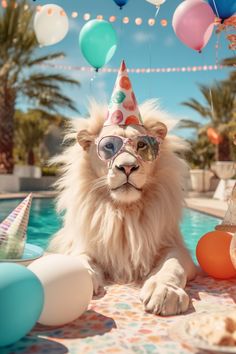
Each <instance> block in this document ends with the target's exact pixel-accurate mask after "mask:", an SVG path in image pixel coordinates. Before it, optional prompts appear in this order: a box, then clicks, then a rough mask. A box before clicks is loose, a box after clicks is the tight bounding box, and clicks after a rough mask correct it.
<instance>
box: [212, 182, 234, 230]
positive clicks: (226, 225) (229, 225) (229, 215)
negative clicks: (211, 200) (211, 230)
mask: <svg viewBox="0 0 236 354" xmlns="http://www.w3.org/2000/svg"><path fill="white" fill-rule="evenodd" d="M215 228H216V230H221V231H228V232H236V183H235V185H234V188H233V191H232V195H231V197H230V200H229V207H228V210H227V212H226V214H225V217H224V219H223V221H222V223H221V224H220V225H217V226H216V227H215Z"/></svg>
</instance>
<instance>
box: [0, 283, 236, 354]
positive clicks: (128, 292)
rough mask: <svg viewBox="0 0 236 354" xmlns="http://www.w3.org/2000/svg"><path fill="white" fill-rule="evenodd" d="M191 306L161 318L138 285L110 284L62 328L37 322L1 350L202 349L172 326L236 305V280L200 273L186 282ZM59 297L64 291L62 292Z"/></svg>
mask: <svg viewBox="0 0 236 354" xmlns="http://www.w3.org/2000/svg"><path fill="white" fill-rule="evenodd" d="M187 292H188V294H190V297H191V306H190V309H189V311H188V313H187V314H185V315H181V316H171V317H160V316H155V315H152V314H148V313H145V312H144V311H143V306H142V304H141V303H140V301H139V289H138V288H137V287H135V286H132V285H130V286H127V285H110V286H108V287H106V293H105V295H104V296H102V297H100V298H97V299H93V300H92V303H91V305H90V308H89V310H88V311H87V312H86V313H84V314H83V315H82V316H81V317H80V318H79V319H77V320H76V321H74V322H72V323H70V324H68V325H65V326H63V327H59V328H52V327H45V326H41V325H36V326H35V328H34V329H33V330H32V331H31V333H30V334H29V335H28V336H26V337H25V338H23V339H21V340H20V341H19V342H17V343H15V344H14V345H12V346H11V347H8V348H1V354H13V353H14V354H33V353H38V354H65V353H71V354H107V353H117V354H119V353H125V354H126V353H127V354H129V353H130V354H131V353H138V354H159V353H160V354H191V353H192V354H193V353H194V354H197V353H198V354H199V351H198V350H197V349H194V348H191V347H189V346H188V345H186V343H184V342H183V343H181V342H176V341H174V340H172V338H171V336H170V335H169V330H170V327H171V326H172V325H173V324H174V323H175V322H176V321H180V320H181V319H182V318H184V316H188V314H191V313H194V312H202V311H214V310H219V308H223V307H224V308H228V309H229V311H230V310H231V309H232V307H235V300H236V281H235V279H234V280H228V281H224V280H222V281H216V280H214V279H211V278H208V277H197V278H196V279H195V280H194V281H193V282H191V283H190V284H189V285H188V286H187ZM58 296H60V294H58Z"/></svg>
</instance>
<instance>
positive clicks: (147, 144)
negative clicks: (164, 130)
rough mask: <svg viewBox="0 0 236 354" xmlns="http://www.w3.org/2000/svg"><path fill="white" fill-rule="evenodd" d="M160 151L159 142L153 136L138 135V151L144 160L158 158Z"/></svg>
mask: <svg viewBox="0 0 236 354" xmlns="http://www.w3.org/2000/svg"><path fill="white" fill-rule="evenodd" d="M158 151H159V143H158V142H157V140H156V139H155V138H154V137H152V136H140V137H137V153H138V155H139V156H140V157H141V158H142V160H144V161H153V160H155V159H156V157H157V155H158Z"/></svg>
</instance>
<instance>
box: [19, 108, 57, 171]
mask: <svg viewBox="0 0 236 354" xmlns="http://www.w3.org/2000/svg"><path fill="white" fill-rule="evenodd" d="M14 120H15V129H14V155H16V156H15V157H16V158H17V159H18V160H21V161H22V162H23V163H25V164H28V165H32V166H33V165H35V163H36V161H37V160H40V146H41V144H42V142H43V139H44V136H45V134H47V132H48V129H49V127H50V126H51V125H54V124H55V123H54V122H53V121H52V120H51V121H50V120H48V119H47V118H45V116H44V114H43V113H42V112H40V111H37V110H30V111H28V112H27V113H23V112H21V111H18V110H17V111H16V113H15V118H14Z"/></svg>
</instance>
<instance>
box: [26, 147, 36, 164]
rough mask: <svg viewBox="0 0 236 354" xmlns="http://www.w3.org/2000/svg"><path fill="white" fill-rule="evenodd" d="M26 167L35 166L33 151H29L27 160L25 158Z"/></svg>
mask: <svg viewBox="0 0 236 354" xmlns="http://www.w3.org/2000/svg"><path fill="white" fill-rule="evenodd" d="M27 162H28V165H30V166H34V164H35V157H34V151H33V149H30V150H29V151H28V158H27Z"/></svg>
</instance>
